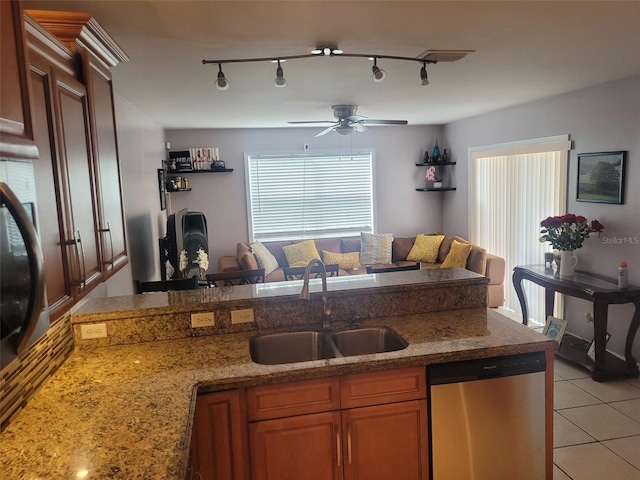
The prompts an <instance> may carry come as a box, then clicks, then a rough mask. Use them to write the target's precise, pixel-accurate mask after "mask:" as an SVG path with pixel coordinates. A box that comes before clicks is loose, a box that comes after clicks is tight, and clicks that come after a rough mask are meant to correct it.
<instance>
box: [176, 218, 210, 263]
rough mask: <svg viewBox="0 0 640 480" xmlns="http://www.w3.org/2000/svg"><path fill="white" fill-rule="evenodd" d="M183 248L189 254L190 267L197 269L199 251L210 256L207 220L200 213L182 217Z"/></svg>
mask: <svg viewBox="0 0 640 480" xmlns="http://www.w3.org/2000/svg"><path fill="white" fill-rule="evenodd" d="M182 248H183V249H184V250H185V251H186V252H187V258H188V259H189V266H190V267H193V268H197V267H198V266H197V264H196V263H195V262H196V260H197V258H198V250H199V249H201V248H202V250H204V252H205V253H206V254H207V255H208V254H209V237H208V235H207V219H206V218H205V216H204V215H203V214H202V213H200V212H187V213H185V214H184V215H183V216H182Z"/></svg>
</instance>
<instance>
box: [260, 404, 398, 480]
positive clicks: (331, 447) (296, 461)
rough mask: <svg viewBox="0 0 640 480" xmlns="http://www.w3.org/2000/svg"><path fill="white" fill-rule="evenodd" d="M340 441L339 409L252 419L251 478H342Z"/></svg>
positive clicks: (324, 479)
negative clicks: (266, 418) (286, 416)
mask: <svg viewBox="0 0 640 480" xmlns="http://www.w3.org/2000/svg"><path fill="white" fill-rule="evenodd" d="M341 443H342V438H341V432H340V413H339V412H337V411H336V412H323V413H314V414H310V415H300V416H296V417H288V418H278V419H275V420H264V421H261V422H255V423H252V424H250V425H249V445H250V451H251V478H252V480H301V479H304V480H339V479H341V478H343V477H342V457H341ZM389 478H393V477H389Z"/></svg>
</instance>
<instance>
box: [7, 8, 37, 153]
mask: <svg viewBox="0 0 640 480" xmlns="http://www.w3.org/2000/svg"><path fill="white" fill-rule="evenodd" d="M0 21H1V22H2V24H1V26H0V49H1V50H0V57H1V58H2V68H0V85H1V86H2V87H1V88H0V155H2V156H3V157H18V158H37V153H38V151H37V150H36V149H35V148H34V145H33V130H32V125H31V108H30V104H29V82H28V80H27V79H28V67H27V61H26V47H25V45H26V43H25V38H24V26H23V19H22V8H21V7H20V3H19V2H17V1H2V2H0Z"/></svg>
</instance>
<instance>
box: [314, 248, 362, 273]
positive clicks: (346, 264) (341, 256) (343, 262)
mask: <svg viewBox="0 0 640 480" xmlns="http://www.w3.org/2000/svg"><path fill="white" fill-rule="evenodd" d="M322 258H324V263H326V264H328V265H330V264H332V263H337V264H338V266H339V267H340V268H341V269H342V270H351V269H352V268H362V265H360V253H359V252H347V253H336V252H327V251H326V250H322Z"/></svg>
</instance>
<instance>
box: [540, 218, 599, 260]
mask: <svg viewBox="0 0 640 480" xmlns="http://www.w3.org/2000/svg"><path fill="white" fill-rule="evenodd" d="M540 226H541V227H542V230H540V233H541V234H542V236H541V237H540V242H542V243H544V242H549V243H550V244H551V246H552V247H553V248H555V249H556V250H562V251H567V250H577V249H579V248H581V247H582V243H583V242H584V241H585V239H587V238H588V237H589V236H590V235H591V234H592V233H600V232H602V230H604V225H602V224H601V223H600V222H599V221H598V220H592V221H591V222H589V221H588V220H587V219H586V218H585V217H583V216H582V215H574V214H573V213H567V214H566V215H561V216H559V217H548V218H545V219H544V220H543V221H542V222H540Z"/></svg>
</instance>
